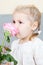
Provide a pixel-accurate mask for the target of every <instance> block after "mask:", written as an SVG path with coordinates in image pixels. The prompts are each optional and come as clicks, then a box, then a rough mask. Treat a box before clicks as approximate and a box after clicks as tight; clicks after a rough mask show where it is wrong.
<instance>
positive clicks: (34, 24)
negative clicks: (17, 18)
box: [32, 21, 38, 31]
mask: <svg viewBox="0 0 43 65" xmlns="http://www.w3.org/2000/svg"><path fill="white" fill-rule="evenodd" d="M37 28H38V22H37V21H35V22H33V24H32V30H33V31H34V30H36V29H37Z"/></svg>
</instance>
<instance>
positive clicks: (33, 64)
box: [10, 38, 43, 65]
mask: <svg viewBox="0 0 43 65" xmlns="http://www.w3.org/2000/svg"><path fill="white" fill-rule="evenodd" d="M19 40H20V39H18V40H15V41H13V43H12V44H11V50H12V51H11V52H10V54H11V55H12V56H13V57H14V58H15V59H16V60H17V61H18V64H17V65H43V42H42V41H41V40H40V39H39V38H35V39H33V40H32V41H27V42H25V43H23V44H19Z"/></svg>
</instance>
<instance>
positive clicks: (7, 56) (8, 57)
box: [0, 54, 17, 65]
mask: <svg viewBox="0 0 43 65" xmlns="http://www.w3.org/2000/svg"><path fill="white" fill-rule="evenodd" d="M4 60H7V61H8V62H14V65H17V61H16V60H15V59H14V58H13V57H12V56H11V55H10V54H0V63H2V61H4Z"/></svg>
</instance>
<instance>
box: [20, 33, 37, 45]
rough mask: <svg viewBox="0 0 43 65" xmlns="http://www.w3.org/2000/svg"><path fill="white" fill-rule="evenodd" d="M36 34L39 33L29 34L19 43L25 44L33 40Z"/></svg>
mask: <svg viewBox="0 0 43 65" xmlns="http://www.w3.org/2000/svg"><path fill="white" fill-rule="evenodd" d="M36 36H38V33H35V34H32V35H30V36H27V37H26V38H22V39H20V41H19V43H21V44H23V43H25V42H27V41H32V39H34V38H35V37H36Z"/></svg>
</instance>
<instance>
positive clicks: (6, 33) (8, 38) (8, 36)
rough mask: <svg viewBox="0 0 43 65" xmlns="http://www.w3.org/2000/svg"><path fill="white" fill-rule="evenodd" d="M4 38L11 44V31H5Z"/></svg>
mask: <svg viewBox="0 0 43 65" xmlns="http://www.w3.org/2000/svg"><path fill="white" fill-rule="evenodd" d="M4 38H5V40H6V41H7V42H8V43H9V42H10V33H9V31H5V32H4Z"/></svg>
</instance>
